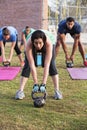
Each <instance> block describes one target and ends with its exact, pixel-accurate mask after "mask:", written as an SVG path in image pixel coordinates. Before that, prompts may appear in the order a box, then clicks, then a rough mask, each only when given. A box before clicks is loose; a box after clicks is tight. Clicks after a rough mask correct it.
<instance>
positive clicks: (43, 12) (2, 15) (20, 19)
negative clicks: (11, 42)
mask: <svg viewBox="0 0 87 130" xmlns="http://www.w3.org/2000/svg"><path fill="white" fill-rule="evenodd" d="M47 11H48V6H47V0H0V27H2V26H5V25H11V26H14V27H16V29H17V30H18V33H19V39H20V35H21V31H22V29H23V28H24V27H25V26H26V25H29V26H30V27H32V28H35V29H39V28H45V29H47V23H46V22H47V21H46V22H44V20H43V19H45V18H47V15H48V13H47Z"/></svg>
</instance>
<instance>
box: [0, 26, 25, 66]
mask: <svg viewBox="0 0 87 130" xmlns="http://www.w3.org/2000/svg"><path fill="white" fill-rule="evenodd" d="M7 42H8V43H9V42H11V49H10V53H9V58H8V59H6V56H5V49H4V47H5V44H6V43H7ZM14 50H15V51H16V53H17V55H18V57H19V60H20V63H21V66H23V65H24V62H23V60H22V55H21V51H20V49H19V47H18V32H17V30H16V29H15V28H14V27H12V26H5V27H2V28H1V29H0V55H2V58H3V62H6V61H8V62H9V63H10V62H11V60H12V56H13V51H14Z"/></svg>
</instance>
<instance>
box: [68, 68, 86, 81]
mask: <svg viewBox="0 0 87 130" xmlns="http://www.w3.org/2000/svg"><path fill="white" fill-rule="evenodd" d="M67 70H68V72H69V74H70V76H71V78H72V79H83V80H86V79H87V68H67Z"/></svg>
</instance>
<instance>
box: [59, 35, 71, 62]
mask: <svg viewBox="0 0 87 130" xmlns="http://www.w3.org/2000/svg"><path fill="white" fill-rule="evenodd" d="M65 36H66V35H65V34H59V37H60V41H61V44H62V48H63V50H64V53H65V57H66V59H67V60H69V55H68V49H67V45H66V43H65Z"/></svg>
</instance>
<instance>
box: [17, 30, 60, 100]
mask: <svg viewBox="0 0 87 130" xmlns="http://www.w3.org/2000/svg"><path fill="white" fill-rule="evenodd" d="M54 39H55V38H54ZM39 54H40V55H41V57H42V59H41V60H42V62H40V61H39V62H38V63H37V57H38V55H39ZM39 60H40V59H39ZM38 64H39V65H41V66H42V67H43V75H42V82H41V84H40V85H38V84H39V83H38V78H37V75H38V74H37V70H36V67H37V66H38ZM30 72H31V74H32V78H33V82H34V85H33V90H32V91H34V92H38V90H39V89H40V90H41V92H45V91H46V84H47V78H48V75H50V76H51V77H52V80H53V84H54V91H55V94H54V98H55V99H62V94H61V92H60V91H59V77H58V72H57V68H56V64H55V44H54V41H53V35H52V34H50V32H48V31H44V30H36V31H35V32H33V33H32V35H31V37H30V38H29V40H28V42H27V45H26V58H25V65H24V67H23V70H22V73H21V80H20V87H19V90H18V91H17V92H16V95H15V99H23V98H24V97H25V94H24V92H23V90H24V87H25V84H26V82H27V80H28V78H29V76H30Z"/></svg>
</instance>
